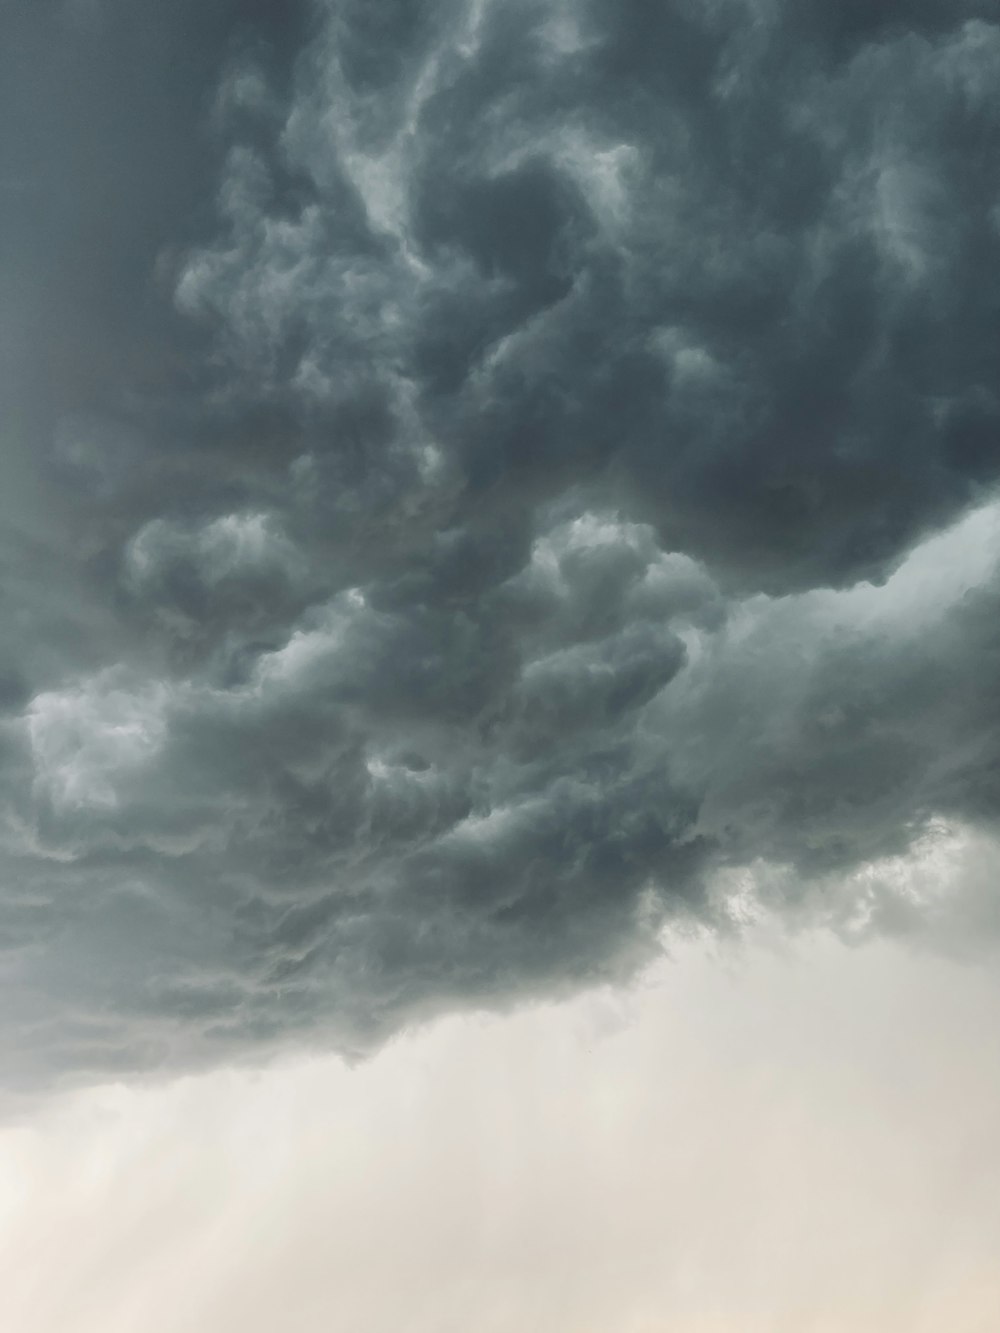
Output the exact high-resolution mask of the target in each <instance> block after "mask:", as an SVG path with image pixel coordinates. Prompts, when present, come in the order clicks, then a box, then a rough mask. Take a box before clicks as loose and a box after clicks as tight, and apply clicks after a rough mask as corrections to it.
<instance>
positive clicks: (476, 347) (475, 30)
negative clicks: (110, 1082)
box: [0, 0, 1000, 1077]
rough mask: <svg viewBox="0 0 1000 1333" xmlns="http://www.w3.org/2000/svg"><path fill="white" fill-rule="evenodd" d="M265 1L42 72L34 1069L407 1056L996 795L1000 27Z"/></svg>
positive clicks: (16, 537)
mask: <svg viewBox="0 0 1000 1333" xmlns="http://www.w3.org/2000/svg"><path fill="white" fill-rule="evenodd" d="M154 9H155V12H154ZM147 10H148V13H147ZM273 10H274V7H271V6H263V5H262V6H253V5H237V4H235V3H231V4H222V3H217V4H214V5H208V6H205V5H200V6H194V5H186V4H185V5H178V6H167V7H163V6H159V7H153V6H145V5H139V6H136V5H131V6H125V5H124V4H120V5H119V4H111V3H107V4H100V3H93V4H83V3H78V4H75V5H69V4H64V5H56V4H52V5H42V6H38V7H37V8H36V9H34V10H33V11H32V14H31V16H29V17H25V18H23V19H18V20H17V21H16V22H13V21H12V35H13V38H14V40H13V41H11V42H8V43H5V45H4V51H5V55H4V60H5V61H8V62H9V63H10V66H11V72H12V82H11V83H10V84H9V85H8V86H10V87H12V88H13V94H12V96H13V101H14V104H15V106H16V109H17V113H18V115H19V116H20V117H21V119H22V121H23V122H24V124H25V125H26V126H28V127H29V128H30V135H29V140H30V146H24V145H22V146H21V147H20V148H17V147H15V146H14V145H8V147H9V151H10V157H9V159H8V161H6V162H5V165H4V177H3V180H4V188H5V190H6V191H7V194H8V195H9V196H10V197H11V198H12V199H14V200H15V203H14V204H13V205H12V208H11V211H10V212H9V214H7V215H6V216H5V219H4V223H3V226H2V229H0V230H2V233H3V239H4V243H5V245H6V248H7V251H8V253H9V255H10V256H11V257H12V262H11V264H9V265H8V266H7V270H6V271H7V273H8V278H7V286H8V294H9V300H8V302H7V304H6V306H5V312H4V314H3V316H2V320H3V325H4V333H3V342H2V346H3V350H4V356H5V361H4V372H5V378H7V379H8V380H9V381H10V386H11V389H10V400H11V402H12V403H13V405H14V407H15V409H16V410H15V412H14V414H13V418H12V420H13V422H14V426H13V429H12V437H11V448H10V451H9V455H8V459H7V461H6V462H5V467H6V469H7V472H8V474H9V482H8V485H7V488H6V493H7V497H8V498H7V500H6V504H7V511H6V512H7V516H8V523H7V536H6V538H5V545H6V548H7V550H8V554H9V560H8V563H9V568H10V573H9V576H8V579H7V582H6V586H5V595H6V609H5V614H6V616H7V625H8V626H9V628H10V633H9V635H8V643H7V644H6V645H5V647H4V650H3V652H4V656H3V661H2V662H0V667H2V672H0V706H2V707H3V708H4V710H5V713H4V716H5V718H6V721H5V724H4V731H3V734H2V738H0V739H2V747H3V757H4V764H5V773H6V775H7V776H6V787H5V791H6V801H5V810H6V817H5V823H4V848H5V851H4V857H5V861H6V876H5V878H6V882H7V884H8V888H7V889H6V890H5V893H4V898H3V904H4V906H3V913H2V919H0V938H2V942H3V947H4V950H5V959H6V962H5V964H4V969H5V971H4V975H5V977H6V978H7V981H6V983H5V985H6V988H7V990H8V991H9V993H10V995H11V1003H10V1006H9V1007H7V1009H6V1011H7V1012H8V1013H10V1014H11V1015H12V1017H11V1019H10V1020H9V1021H8V1022H7V1024H6V1025H5V1037H4V1041H5V1048H6V1051H7V1063H8V1066H9V1068H10V1069H11V1070H12V1071H22V1072H23V1073H24V1074H25V1075H26V1076H27V1075H30V1076H31V1077H36V1076H37V1075H38V1074H39V1072H40V1071H44V1070H50V1071H51V1070H52V1069H64V1068H65V1069H69V1070H73V1071H85V1072H90V1073H99V1072H100V1071H102V1070H106V1069H111V1068H116V1067H122V1068H130V1067H138V1066H145V1065H149V1064H151V1063H156V1062H159V1061H166V1062H168V1063H172V1062H180V1063H187V1062H192V1061H198V1060H204V1059H211V1058H214V1056H215V1055H225V1054H230V1053H231V1052H232V1051H233V1050H235V1049H238V1048H241V1047H246V1046H247V1045H248V1044H251V1043H262V1042H263V1043H267V1042H270V1041H277V1040H282V1039H283V1038H284V1039H287V1038H288V1037H289V1035H290V1034H292V1033H297V1034H299V1035H302V1034H306V1033H309V1032H312V1033H314V1034H316V1037H317V1039H320V1040H334V1041H336V1042H337V1043H339V1044H340V1045H342V1046H343V1047H345V1048H348V1049H366V1048H367V1047H368V1046H369V1045H370V1044H371V1043H372V1042H373V1041H375V1040H377V1039H379V1038H381V1037H383V1036H385V1035H386V1034H388V1033H389V1032H391V1031H392V1030H393V1028H394V1027H396V1026H398V1025H399V1024H400V1023H403V1022H406V1021H407V1020H409V1019H411V1018H413V1017H415V1016H418V1015H420V1014H423V1013H427V1012H431V1011H433V1010H434V1009H436V1008H439V1007H441V1006H442V1005H448V1004H454V1003H479V1002H490V1003H493V1002H499V1001H502V1000H504V999H506V998H510V997H516V996H517V995H521V994H525V993H533V992H537V991H540V990H552V989H553V988H559V987H561V986H563V985H575V984H579V983H580V982H582V981H588V980H593V979H595V978H598V977H601V976H609V975H617V974H620V973H621V972H622V971H623V970H626V969H628V968H630V967H632V966H634V965H635V964H636V963H637V962H638V961H639V960H640V959H641V958H642V957H644V956H646V955H647V954H648V952H649V951H650V950H651V949H652V948H653V946H654V942H655V938H656V932H657V929H658V927H659V926H660V925H662V923H663V922H664V921H665V920H669V919H677V918H678V917H680V918H686V919H693V920H697V921H701V922H705V923H707V924H710V925H711V924H716V925H719V926H725V925H726V924H727V922H728V921H729V920H730V918H731V917H732V914H733V913H732V909H731V905H730V904H728V903H727V900H726V896H725V894H724V893H723V894H722V895H721V896H720V893H719V891H718V887H717V886H718V884H719V883H720V882H722V883H724V882H725V876H726V874H729V873H731V872H734V871H738V870H739V869H740V868H741V867H748V866H757V867H761V866H769V867H771V868H772V871H771V872H768V873H770V875H771V878H770V879H769V880H768V881H767V882H768V884H770V885H771V886H772V889H773V885H774V884H780V894H781V896H782V898H783V900H784V901H787V900H788V899H789V896H790V895H796V896H802V895H804V894H806V892H807V887H808V885H809V884H815V883H820V882H822V883H827V882H828V881H829V880H830V876H836V875H840V876H841V877H842V879H844V877H846V880H845V882H846V881H847V880H849V879H850V876H851V875H852V874H854V873H855V872H856V871H857V869H858V867H859V866H862V865H865V864H869V863H875V862H878V861H879V858H882V859H883V860H884V859H885V858H886V857H892V856H898V855H900V854H903V853H905V852H906V849H907V847H908V846H909V845H910V844H911V842H913V840H914V839H917V840H918V841H919V839H920V838H921V837H923V836H924V835H925V833H926V830H927V829H928V828H929V827H931V826H933V825H934V821H941V820H952V821H958V822H966V823H969V822H971V823H978V824H982V825H984V826H986V825H989V824H991V823H992V821H993V820H994V819H995V816H996V812H997V791H996V783H997V778H996V774H997V772H998V771H1000V745H998V740H997V731H996V708H995V700H994V691H993V689H992V681H993V680H994V679H995V676H996V667H997V656H998V654H997V643H996V634H995V629H994V626H995V624H996V623H997V622H996V616H995V606H994V603H995V599H996V588H997V586H998V584H997V575H996V570H995V568H994V564H993V563H992V558H987V556H988V551H989V549H991V548H990V547H989V543H990V542H991V541H993V540H994V537H995V532H994V529H993V527H991V521H992V520H991V517H990V516H991V515H992V513H993V510H991V509H990V508H988V507H987V508H985V509H982V511H981V513H980V514H978V515H977V516H975V517H973V518H971V519H966V520H965V521H964V523H959V520H960V518H961V516H962V515H963V514H964V513H965V512H966V511H968V510H969V509H970V507H975V506H976V505H979V506H983V505H987V506H988V505H989V504H990V503H991V497H992V495H993V493H994V489H993V488H994V484H995V480H996V473H997V470H998V468H1000V450H998V449H997V436H996V432H997V424H998V419H1000V407H998V402H997V396H996V387H995V386H996V367H997V364H998V354H1000V321H998V318H997V316H998V313H1000V280H998V278H997V276H996V275H997V274H998V273H1000V267H998V264H997V260H998V258H1000V255H998V253H997V252H998V248H1000V244H998V242H1000V169H998V167H997V164H996V160H995V144H996V141H997V131H998V129H1000V125H998V119H1000V113H998V111H997V102H996V96H995V90H996V88H997V87H998V86H1000V25H998V23H997V22H996V20H995V13H994V11H993V10H992V8H989V7H987V6H985V5H980V4H975V3H964V4H960V5H956V4H954V3H951V4H948V5H944V4H937V3H924V4H917V3H908V4H907V3H896V4H887V5H880V6H870V5H865V6H861V5H850V6H844V5H841V6H828V5H822V4H818V3H817V4H811V3H805V4H803V3H797V4H794V5H793V4H791V3H787V4H786V3H779V0H770V2H768V0H759V2H758V3H750V0H715V2H714V3H707V4H706V3H699V4H693V3H692V4H686V3H682V2H681V0H677V3H670V4H662V5H648V4H642V5H640V4H638V3H619V4H614V5H612V4H605V3H603V0H601V2H600V3H596V2H595V3H586V2H585V0H579V2H578V3H569V2H568V0H567V3H556V0H552V3H548V4H545V5H538V4H531V5H527V4H525V5H522V4H518V3H515V2H514V0H509V2H505V3H500V2H499V0H496V2H494V3H482V4H471V5H465V4H459V3H442V4H436V5H420V4H400V5H378V6H372V5H363V4H361V3H357V4H354V3H346V2H345V3H339V4H333V3H330V4H315V5H313V6H311V7H305V6H303V7H301V8H300V7H295V6H290V7H282V14H283V15H284V17H283V18H282V19H281V20H280V21H278V20H276V19H275V18H274V17H273ZM144 20H145V21H144ZM29 61H35V62H36V67H37V71H38V72H37V73H36V74H35V76H34V77H33V79H32V80H28V78H27V76H26V73H25V71H26V69H27V68H28V62H29ZM956 523H958V524H959V525H958V526H957V527H953V528H952V529H951V531H950V532H949V533H948V534H947V535H946V536H944V537H940V538H937V539H935V540H936V541H937V543H938V544H937V545H934V544H933V543H931V544H930V545H926V544H925V545H923V546H920V545H919V544H920V543H921V542H924V543H926V540H927V538H928V537H929V536H930V535H931V534H933V533H934V532H935V531H938V530H942V529H944V528H946V527H948V526H949V525H954V524H956ZM914 548H919V549H917V552H916V554H915V555H913V556H911V557H909V558H907V553H908V552H909V551H911V550H913V549H914ZM984 551H986V552H987V555H984V554H983V552H984ZM928 553H930V554H928ZM901 562H903V563H902V564H901ZM936 564H943V565H945V566H949V567H952V566H953V567H954V569H956V570H958V571H959V572H958V573H957V574H956V575H955V576H954V577H953V578H952V581H951V583H950V584H947V586H946V587H945V588H944V590H943V591H942V590H941V589H938V591H937V592H936V593H935V592H933V590H931V591H928V590H927V589H928V588H929V587H930V586H931V584H932V583H933V579H931V578H930V577H929V574H930V573H933V571H934V569H935V567H936ZM894 570H896V571H897V572H895V573H893V571H894ZM962 571H965V573H963V572H962ZM970 571H971V572H970ZM890 575H891V577H890ZM925 575H927V577H925ZM963 578H965V580H966V581H965V583H962V579H963ZM866 580H874V584H872V583H869V582H866ZM946 583H947V580H946ZM935 586H936V585H935ZM921 590H922V591H921ZM963 594H965V595H964V596H963ZM720 876H721V880H720ZM765 878H766V876H765ZM831 882H832V881H831ZM769 891H771V890H769ZM843 892H844V894H845V895H847V896H850V893H851V890H850V889H849V888H845V889H844V890H843ZM838 910H839V909H838ZM841 914H842V915H843V916H844V917H845V919H846V917H847V916H849V909H848V908H847V907H845V908H843V911H842V913H841ZM882 915H883V917H884V916H885V913H884V912H883V914H882Z"/></svg>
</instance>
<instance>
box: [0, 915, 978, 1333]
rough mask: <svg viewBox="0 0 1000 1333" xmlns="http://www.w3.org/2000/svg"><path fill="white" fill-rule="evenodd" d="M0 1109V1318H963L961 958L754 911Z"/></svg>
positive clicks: (494, 1329) (967, 1021)
mask: <svg viewBox="0 0 1000 1333" xmlns="http://www.w3.org/2000/svg"><path fill="white" fill-rule="evenodd" d="M673 953H674V959H673V961H672V962H671V963H669V964H666V965H663V966H660V967H658V968H657V970H656V971H655V972H653V973H651V974H649V975H647V977H646V978H645V979H644V980H643V981H641V982H640V983H639V984H637V985H636V986H635V987H633V988H632V989H631V990H629V991H601V992H596V993H592V994H590V995H588V996H584V997H582V998H578V999H576V1000H574V1001H572V1002H570V1003H566V1004H563V1005H550V1006H540V1007H535V1008H528V1009H524V1010H522V1011H521V1012H519V1013H518V1014H516V1015H514V1016H509V1017H505V1018H485V1017H477V1016H466V1017H455V1018H451V1019H448V1020H446V1021H444V1022H442V1023H439V1024H438V1025H436V1026H434V1027H431V1028H427V1029H424V1030H422V1031H421V1032H419V1033H417V1034H415V1035H409V1036H404V1037H403V1038H401V1039H399V1040H397V1041H396V1042H395V1043H393V1044H392V1045H391V1046H389V1047H388V1048H387V1049H385V1050H384V1051H383V1052H382V1053H381V1054H380V1055H379V1056H377V1057H376V1058H375V1059H373V1060H372V1061H371V1062H370V1063H367V1064H364V1065H361V1066H359V1067H357V1068H355V1069H354V1070H350V1069H348V1068H346V1067H345V1066H343V1065H341V1064H339V1063H337V1062H335V1061H333V1060H330V1059H316V1060H311V1061H301V1060H299V1061H297V1062H294V1061H290V1062H285V1063H283V1064H281V1065H278V1066H275V1067H273V1068H271V1069H269V1070H267V1071H265V1072H262V1073H254V1074H251V1073H246V1072H240V1071H235V1070H220V1071H217V1072H215V1073H213V1074H211V1075H208V1076H203V1077H198V1078H187V1079H183V1080H181V1081H178V1082H175V1083H172V1084H166V1085H162V1086H159V1087H147V1088H139V1087H125V1086H121V1085H117V1086H108V1087H105V1088H101V1089H95V1090H92V1091H90V1092H88V1093H85V1094H82V1095H78V1096H76V1097H74V1098H72V1099H69V1100H67V1101H64V1102H63V1103H61V1104H55V1105H52V1106H50V1108H49V1109H48V1110H47V1111H45V1112H43V1113H42V1114H40V1115H39V1116H38V1117H37V1118H36V1119H35V1120H33V1121H30V1122H27V1123H25V1124H23V1125H21V1126H20V1127H16V1128H8V1129H7V1130H5V1131H3V1133H2V1134H0V1268H2V1272H3V1284H4V1285H3V1290H4V1296H3V1303H4V1310H5V1328H6V1329H9V1330H11V1333H65V1330H67V1329H70V1328H71V1329H72V1330H73V1333H134V1330H135V1329H136V1328H142V1329H143V1330H144V1333H182V1330H183V1333H264V1330H271V1329H274V1328H289V1329H294V1330H295V1331H296V1333H320V1331H321V1330H322V1333H341V1330H342V1331H343V1333H398V1330H400V1329H406V1330H408V1333H460V1331H461V1333H465V1330H467V1329H469V1328H473V1327H474V1328H476V1329H477V1330H486V1331H487V1333H508V1331H509V1333H514V1331H515V1330H516V1331H517V1333H523V1330H525V1329H532V1330H535V1329H537V1330H544V1331H545V1333H661V1330H664V1329H670V1330H671V1333H938V1331H939V1330H940V1329H942V1328H947V1329H948V1331H949V1333H987V1330H990V1329H991V1328H992V1323H991V1320H992V1318H993V1315H994V1313H995V1310H996V1308H997V1302H998V1301H1000V1278H998V1276H997V1270H996V1264H995V1256H996V1253H997V1249H998V1247H1000V1209H998V1207H997V1204H996V1199H997V1198H998V1197H1000V1150H998V1144H997V1136H996V1122H997V1113H998V1110H1000V1056H998V1053H997V1047H996V1042H995V1041H994V1040H993V1031H992V1028H993V1023H992V1015H993V1014H994V1013H995V1010H996V1003H997V1000H998V998H1000V988H998V984H997V981H996V978H995V976H993V975H991V973H990V972H988V971H987V970H986V969H978V968H975V967H967V966H966V967H959V966H956V965H953V964H949V963H947V962H945V961H943V960H941V959H939V958H938V959H932V958H931V957H929V956H927V957H921V956H919V955H914V954H912V953H904V952H903V951H900V950H898V949H896V948H895V947H893V946H892V945H891V944H888V943H885V942H882V943H879V944H877V945H873V946H871V947H868V948H865V949H860V950H857V949H855V950H851V949H847V948H844V947H842V946H837V945H835V944H833V943H832V942H830V941H829V940H824V939H821V938H813V939H811V940H810V941H806V942H802V943H801V945H800V948H799V949H798V951H797V952H795V953H792V952H789V951H788V950H787V948H786V947H785V946H783V945H781V944H780V942H779V941H777V940H775V939H774V938H769V937H768V936H767V934H766V933H765V932H762V933H761V934H760V935H759V937H758V938H757V940H756V943H755V944H754V945H753V946H752V947H750V948H749V949H747V950H746V951H743V952H737V951H731V952H729V953H725V952H721V953H720V951H719V949H718V946H716V947H715V948H714V949H713V950H712V951H708V950H706V949H705V948H704V947H703V946H701V945H698V944H689V945H677V946H675V948H674V950H673Z"/></svg>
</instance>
